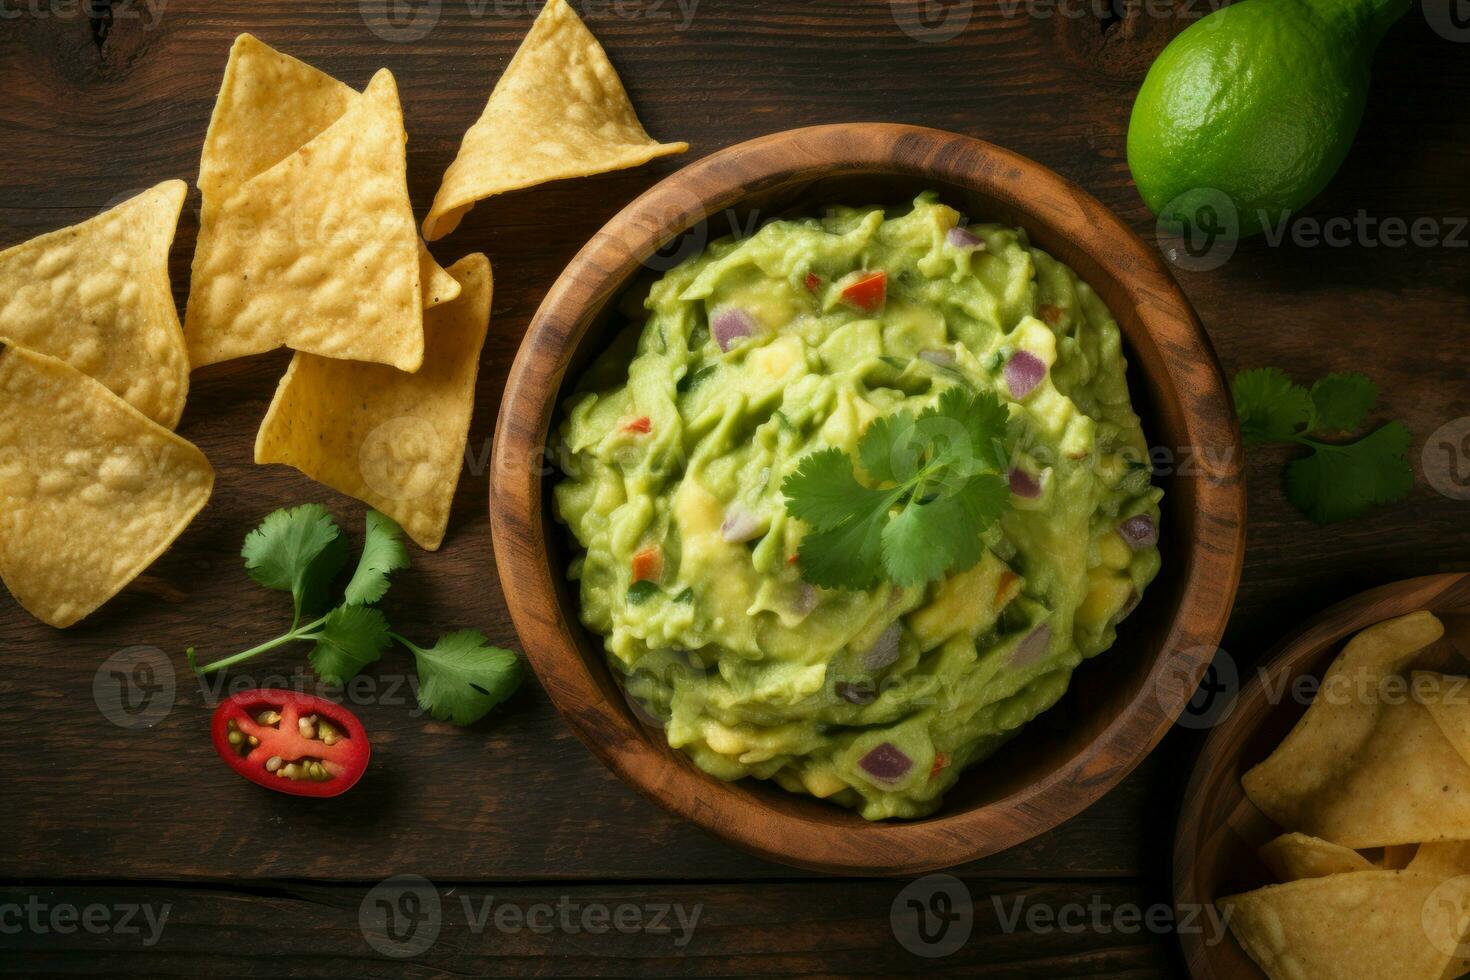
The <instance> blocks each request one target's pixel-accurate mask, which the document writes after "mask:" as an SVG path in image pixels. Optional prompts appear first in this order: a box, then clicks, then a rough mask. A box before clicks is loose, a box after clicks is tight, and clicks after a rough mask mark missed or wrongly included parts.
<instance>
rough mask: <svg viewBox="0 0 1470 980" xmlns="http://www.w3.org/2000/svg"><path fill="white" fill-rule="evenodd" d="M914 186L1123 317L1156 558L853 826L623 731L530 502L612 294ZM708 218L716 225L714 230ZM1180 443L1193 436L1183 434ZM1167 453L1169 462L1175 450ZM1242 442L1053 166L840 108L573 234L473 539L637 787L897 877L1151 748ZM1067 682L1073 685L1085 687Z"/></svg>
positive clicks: (982, 847)
mask: <svg viewBox="0 0 1470 980" xmlns="http://www.w3.org/2000/svg"><path fill="white" fill-rule="evenodd" d="M924 189H933V190H936V191H938V192H939V194H940V196H941V198H942V199H944V200H946V201H947V202H948V203H950V204H951V205H953V206H954V207H956V208H958V209H959V210H961V211H962V212H964V213H966V214H968V215H970V216H972V217H973V218H975V219H976V220H993V221H1002V222H1005V223H1007V224H1012V225H1021V226H1023V227H1025V228H1026V230H1027V231H1028V232H1029V233H1030V234H1031V237H1032V240H1033V241H1034V242H1035V243H1036V245H1037V246H1039V247H1040V248H1043V249H1045V250H1046V251H1048V252H1050V253H1051V254H1052V255H1054V256H1056V257H1057V258H1058V259H1060V260H1061V261H1063V262H1066V263H1067V264H1069V265H1070V266H1072V268H1074V269H1076V270H1077V272H1078V273H1079V274H1080V275H1081V276H1082V278H1083V279H1085V280H1086V281H1087V282H1089V283H1091V284H1092V285H1093V287H1094V288H1095V289H1096V290H1097V291H1098V293H1100V294H1101V296H1102V298H1103V299H1104V300H1106V302H1107V304H1108V306H1109V307H1110V308H1111V309H1112V310H1113V312H1114V314H1115V315H1116V316H1117V317H1118V320H1119V323H1120V324H1121V327H1122V330H1123V333H1124V336H1125V339H1126V344H1127V353H1128V358H1129V361H1130V364H1131V368H1130V372H1129V373H1130V375H1131V377H1132V383H1133V389H1134V398H1135V405H1136V406H1137V408H1138V410H1139V413H1140V415H1142V417H1143V419H1144V426H1145V432H1146V433H1147V434H1148V435H1149V437H1150V439H1151V441H1152V443H1153V444H1155V445H1157V446H1161V447H1165V448H1167V449H1168V450H1169V451H1170V452H1172V453H1174V454H1176V458H1177V459H1178V464H1177V465H1170V466H1169V467H1168V468H1167V470H1166V472H1165V473H1164V475H1162V476H1161V477H1160V482H1161V483H1162V485H1163V487H1164V489H1165V491H1166V493H1167V497H1166V498H1165V502H1164V512H1163V524H1162V528H1161V531H1162V545H1161V547H1162V549H1163V556H1164V571H1163V574H1162V575H1161V576H1160V577H1159V580H1158V581H1157V582H1155V584H1154V585H1153V587H1152V588H1151V589H1150V590H1149V591H1148V594H1147V595H1146V597H1145V598H1144V601H1143V603H1142V604H1141V605H1140V607H1139V608H1138V609H1137V610H1136V611H1135V612H1134V613H1133V615H1132V616H1130V617H1129V619H1128V620H1127V622H1126V623H1125V624H1124V626H1123V628H1122V629H1121V630H1120V632H1119V638H1118V642H1117V644H1116V646H1115V647H1114V648H1113V649H1112V650H1110V651H1109V652H1108V653H1107V654H1105V655H1103V656H1100V657H1097V658H1095V659H1093V660H1092V661H1089V662H1087V663H1085V664H1083V665H1082V666H1081V667H1080V668H1079V669H1078V671H1077V673H1076V675H1075V677H1074V679H1073V682H1072V693H1070V694H1069V695H1068V696H1067V697H1066V698H1064V699H1063V700H1062V702H1060V703H1059V704H1058V705H1057V706H1056V707H1054V708H1053V709H1052V710H1051V711H1049V712H1046V713H1045V714H1044V715H1043V716H1042V717H1041V718H1038V719H1037V720H1036V721H1034V722H1032V723H1031V725H1030V726H1028V727H1027V729H1026V731H1025V733H1024V734H1023V735H1021V736H1020V737H1019V738H1017V739H1016V740H1014V741H1013V742H1011V743H1010V745H1009V747H1008V748H1006V749H1005V750H1004V751H1003V752H1001V753H1000V754H999V755H998V756H997V757H995V758H994V759H992V760H991V761H990V762H989V763H988V764H982V765H980V766H977V767H975V768H973V769H971V770H969V771H967V772H966V774H965V775H964V777H963V778H962V779H961V781H960V784H959V785H958V786H956V787H955V788H954V789H953V790H952V791H951V793H950V795H949V797H948V798H947V800H946V802H945V805H944V807H943V808H942V809H941V810H940V811H939V812H938V813H936V814H935V815H933V816H932V817H929V818H927V819H924V820H917V821H903V822H885V823H868V822H866V821H864V820H862V819H861V818H860V817H858V816H856V815H855V814H854V813H852V812H851V811H849V810H846V809H842V808H839V807H837V806H834V805H832V804H829V803H824V802H821V801H819V800H816V799H811V798H805V797H799V796H796V795H794V794H788V793H785V792H784V791H782V790H781V789H779V788H778V787H775V786H774V785H771V784H768V783H764V782H759V781H756V780H743V781H741V782H738V783H725V782H721V781H719V780H717V779H715V778H713V777H711V776H708V775H706V774H704V773H703V772H701V771H700V770H698V769H697V768H695V767H694V766H693V764H691V763H690V762H689V761H688V760H687V759H686V758H685V757H684V756H683V755H682V754H680V753H678V752H676V751H673V750H671V749H669V748H668V746H667V745H666V744H664V740H663V739H662V737H661V733H660V732H658V731H656V730H653V731H650V730H649V729H648V728H646V727H645V726H644V725H642V724H640V723H639V721H638V719H637V718H636V717H635V716H634V714H633V713H632V711H631V710H630V708H629V707H628V705H627V703H626V702H625V700H624V698H623V696H622V694H621V691H620V689H619V687H618V685H617V684H616V683H615V682H614V680H613V677H612V675H611V674H610V673H609V671H608V669H607V666H606V664H605V662H604V657H603V651H602V643H601V640H600V638H599V637H596V636H593V635H590V634H589V633H588V632H587V631H585V630H584V629H583V628H582V626H581V625H580V623H579V622H578V618H577V600H576V597H575V595H574V593H573V591H572V590H571V589H570V588H569V587H568V583H567V579H566V574H565V571H566V564H567V561H568V558H569V544H568V535H567V533H566V531H565V529H564V528H562V527H561V526H559V525H558V524H557V523H556V522H555V521H554V520H553V519H552V518H551V506H550V503H549V500H548V493H549V487H550V485H551V483H552V482H553V480H554V471H552V470H551V468H550V467H548V466H546V462H545V461H546V459H547V458H548V457H547V455H546V453H545V452H544V447H545V446H546V445H547V433H548V430H549V429H550V426H551V424H552V421H553V418H554V417H555V416H556V412H557V408H558V403H559V400H560V397H561V390H562V383H563V379H564V378H567V377H571V378H573V379H575V378H576V377H577V376H578V375H579V374H580V372H581V370H582V369H583V368H584V367H585V366H586V365H587V363H588V362H589V361H590V360H591V358H592V357H594V356H595V355H596V354H597V353H599V352H600V351H602V350H603V349H604V348H605V345H606V342H607V340H608V337H609V333H610V332H609V329H608V320H609V319H610V317H609V316H608V314H609V313H610V310H611V308H612V307H614V305H615V304H614V300H615V299H616V298H617V297H618V296H619V295H620V294H622V293H623V292H624V291H625V290H626V289H627V288H628V287H629V286H630V284H631V283H632V282H633V281H634V280H635V279H636V278H638V277H639V276H640V275H646V274H647V273H648V272H649V270H650V269H653V270H656V271H662V270H666V269H668V268H670V267H672V265H673V263H674V261H676V260H677V259H678V258H680V257H682V256H683V255H687V254H693V253H694V252H697V251H698V250H699V249H700V248H702V246H703V245H704V244H705V242H706V241H708V240H710V239H714V238H718V237H721V236H724V235H727V234H730V232H731V227H732V226H733V227H734V228H735V229H747V230H748V229H751V228H753V227H754V225H753V224H752V223H751V222H752V219H755V220H764V219H766V218H770V217H774V216H777V215H781V214H800V213H811V212H812V210H813V209H816V208H820V207H821V206H823V205H827V204H838V203H846V204H851V205H861V204H888V203H900V202H908V201H910V200H912V199H913V197H914V195H915V194H916V193H917V192H919V191H921V190H924ZM727 221H728V222H730V224H727ZM1190 447H1194V448H1192V449H1191V448H1190ZM1179 454H1185V455H1179ZM1241 455H1242V454H1241V449H1240V436H1239V432H1238V430H1237V426H1236V422H1235V416H1234V413H1233V411H1232V408H1231V403H1230V399H1229V396H1228V395H1227V393H1226V387H1225V383H1224V380H1223V378H1222V377H1221V373H1220V368H1219V365H1218V363H1217V362H1216V360H1215V356H1214V353H1213V352H1212V351H1211V349H1210V345H1209V341H1208V340H1207V339H1206V337H1205V335H1204V332H1203V331H1202V330H1201V329H1200V325H1199V322H1198V321H1197V320H1196V318H1195V316H1194V314H1193V312H1192V311H1191V310H1190V307H1189V304H1188V302H1187V301H1186V300H1185V298H1184V296H1183V295H1182V294H1181V293H1180V291H1179V289H1178V287H1177V286H1176V285H1175V283H1174V281H1173V280H1172V279H1171V278H1170V276H1169V274H1168V272H1167V271H1166V270H1165V268H1164V266H1163V263H1162V262H1161V260H1160V258H1159V256H1158V254H1157V252H1156V251H1155V250H1154V249H1152V248H1150V247H1148V246H1147V245H1145V244H1144V243H1143V242H1142V241H1140V240H1139V239H1138V238H1137V237H1136V236H1134V234H1133V233H1132V232H1131V231H1129V230H1128V228H1127V227H1126V226H1125V225H1124V224H1123V223H1122V222H1121V221H1119V220H1118V219H1117V218H1116V217H1114V216H1113V215H1112V214H1111V213H1109V212H1108V211H1107V209H1105V208H1104V207H1103V206H1102V205H1101V204H1099V203H1098V202H1097V201H1095V200H1094V199H1093V198H1091V197H1089V196H1088V195H1087V194H1085V193H1084V192H1082V191H1081V190H1080V189H1078V188H1077V187H1075V186H1073V185H1072V184H1070V183H1069V182H1067V181H1066V180H1063V179H1062V178H1061V177H1059V176H1057V175H1056V174H1054V173H1052V172H1051V171H1049V170H1047V169H1045V168H1044V167H1041V166H1039V165H1038V164H1035V163H1033V162H1031V161H1030V160H1027V159H1025V158H1023V157H1019V156H1017V155H1016V154H1014V153H1009V152H1007V151H1005V150H1002V149H1000V148H999V147H995V146H992V145H990V144H988V143H983V142H980V141H979V140H974V139H969V138H967V137H964V136H958V135H955V134H953V133H944V132H939V131H936V130H930V129H920V128H916V127H912V126H896V125H886V124H860V125H840V126H822V127H816V128H812V129H799V130H794V131H790V132H785V133H777V134H775V135H773V136H767V137H764V138H761V139H757V140H753V141H751V142H748V143H743V144H741V145H739V146H734V147H731V148H729V149H727V150H724V151H722V152H719V153H716V154H714V155H713V156H710V157H707V158H705V159H704V160H701V161H699V162H697V163H694V164H692V165H691V166H689V167H687V168H685V169H684V170H681V171H679V172H678V173H676V174H674V175H673V176H671V177H669V178H668V179H666V180H664V181H663V182H662V183H660V184H658V185H657V186H656V187H654V188H653V189H652V190H650V191H648V192H647V193H646V194H644V195H643V196H642V197H640V198H638V199H637V200H636V201H634V202H633V203H632V204H630V205H629V206H628V207H627V208H625V209H624V210H623V211H622V213H620V214H618V215H617V216H616V217H615V218H613V219H612V220H611V221H610V222H608V224H607V226H606V227H604V228H603V229H602V230H601V231H600V232H598V233H597V235H596V236H595V237H594V238H593V239H592V240H591V241H590V242H588V243H587V245H586V247H584V248H583V249H582V251H581V252H580V253H579V254H578V255H577V256H576V258H575V259H573V260H572V263H571V265H569V266H568V267H567V269H566V271H565V272H564V273H562V276H561V278H560V279H558V280H557V282H556V284H555V285H554V286H553V287H552V289H551V292H550V293H548V294H547V296H546V299H545V301H544V302H543V303H542V304H541V308H540V310H539V311H538V312H537V313H536V317H535V319H534V320H533V321H532V323H531V326H530V329H529V330H528V331H527V333H526V338H525V341H524V342H523V343H522V345H521V348H520V352H519V354H518V355H517V357H516V360H515V365H514V366H513V368H512V369H511V373H510V378H509V380H508V382H507V385H506V390H505V397H504V401H503V402H502V404H501V410H500V419H499V423H498V429H497V434H496V440H495V456H494V471H493V473H492V478H491V516H492V519H493V524H494V538H495V554H496V558H497V560H498V562H499V567H500V578H501V582H502V583H503V585H504V588H505V597H506V602H507V604H508V605H509V607H510V612H511V615H512V617H513V618H514V620H515V624H516V628H517V630H518V631H519V632H520V636H521V639H522V641H523V642H524V644H525V649H526V654H527V656H528V657H529V658H530V660H531V663H532V665H533V666H534V667H535V669H536V672H537V674H538V675H539V676H540V679H541V682H542V684H543V685H544V686H545V688H546V691H547V693H548V694H549V695H550V696H551V699H552V701H553V703H555V705H556V706H557V708H558V709H559V710H560V711H561V713H562V715H563V716H565V718H566V720H567V722H568V723H569V724H570V725H571V726H572V729H573V730H574V731H575V732H576V733H577V735H578V736H579V737H580V738H581V739H582V740H583V741H584V742H585V743H587V745H588V747H589V748H591V749H592V751H593V752H594V753H596V754H597V756H598V757H599V758H600V759H602V761H603V762H605V763H606V764H607V765H608V766H609V767H610V768H612V769H613V771H615V772H616V773H618V774H619V775H620V776H622V777H623V778H624V779H626V780H627V781H628V782H629V783H630V784H632V785H633V786H634V787H635V788H636V789H637V790H639V791H640V792H641V793H643V795H645V796H646V797H648V798H649V799H650V800H652V801H654V802H655V803H657V804H659V805H660V806H663V807H665V808H666V809H668V810H671V811H673V812H674V813H677V814H680V815H682V816H684V817H687V818H689V819H690V820H693V821H694V822H695V823H697V824H699V825H700V826H702V827H704V828H705V829H707V830H709V831H710V832H712V833H714V834H716V835H718V836H720V837H722V838H724V839H726V840H727V841H730V842H732V843H734V844H737V845H739V846H741V847H744V848H747V849H748V850H751V851H754V852H755V853H757V854H759V855H761V856H764V857H767V858H771V859H774V860H777V861H783V862H785V863H787V864H792V865H796V866H798V867H802V868H808V869H814V870H821V871H835V872H845V873H867V874H874V873H889V874H899V873H903V874H911V873H915V872H921V871H925V870H930V869H934V868H940V867H947V866H950V865H954V864H958V863H960V862H963V861H967V860H970V859H973V858H978V857H982V856H984V855H987V854H991V853H994V852H996V851H1000V850H1003V849H1004V848H1007V847H1010V846H1012V845H1014V844H1017V843H1019V842H1021V841H1023V840H1026V839H1028V838H1030V837H1032V836H1034V835H1036V834H1039V833H1041V832H1042V831H1044V830H1047V829H1048V828H1051V827H1054V826H1056V825H1057V824H1059V823H1061V822H1062V821H1064V820H1066V819H1067V818H1068V817H1071V816H1072V815H1074V814H1076V813H1077V812H1078V811H1080V810H1082V809H1083V808H1084V807H1086V806H1087V805H1088V804H1090V803H1092V802H1093V801H1094V800H1096V799H1097V798H1098V797H1099V796H1101V795H1102V794H1103V793H1105V792H1106V791H1107V790H1108V789H1110V788H1111V787H1112V786H1113V785H1115V784H1116V783H1117V782H1118V781H1119V780H1120V779H1122V778H1123V776H1124V775H1125V774H1127V773H1128V772H1129V771H1130V770H1131V769H1132V768H1133V767H1134V765H1136V764H1137V763H1138V761H1139V760H1140V759H1142V758H1143V757H1144V755H1146V754H1147V753H1148V751H1149V750H1150V749H1151V748H1153V746H1154V745H1155V744H1156V743H1157V742H1158V740H1159V739H1160V738H1161V737H1162V736H1163V734H1164V732H1165V730H1166V729H1168V727H1169V725H1170V723H1171V721H1172V719H1173V718H1174V716H1175V715H1176V714H1177V712H1178V711H1179V710H1180V709H1181V708H1182V706H1183V704H1184V702H1185V701H1186V699H1187V698H1188V696H1189V694H1190V692H1192V691H1193V689H1194V686H1195V684H1196V683H1197V682H1198V679H1199V677H1200V676H1201V674H1202V673H1203V671H1204V669H1205V667H1206V666H1207V664H1208V661H1209V658H1210V655H1211V653H1212V652H1213V648H1214V645H1215V644H1216V643H1217V642H1218V640H1219V637H1220V635H1221V634H1222V632H1223V630H1224V627H1225V622H1226V618H1227V616H1228V615H1229V612H1230V607H1231V603H1232V601H1233V599H1234V596H1235V588H1236V584H1237V582H1238V581H1239V576H1240V564H1241V557H1242V551H1243V536H1244V517H1245V499H1244V489H1243V486H1242V482H1241V475H1240V462H1241ZM1084 695H1085V696H1084Z"/></svg>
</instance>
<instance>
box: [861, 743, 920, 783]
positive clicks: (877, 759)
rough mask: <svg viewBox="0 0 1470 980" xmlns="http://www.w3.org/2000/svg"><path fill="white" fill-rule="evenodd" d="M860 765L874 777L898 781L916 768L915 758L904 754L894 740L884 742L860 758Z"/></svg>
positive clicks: (887, 781)
mask: <svg viewBox="0 0 1470 980" xmlns="http://www.w3.org/2000/svg"><path fill="white" fill-rule="evenodd" d="M858 765H859V766H860V767H861V768H862V770H863V772H866V773H867V774H868V775H869V776H871V777H872V778H873V779H876V780H878V781H879V782H883V783H896V782H898V781H899V780H900V779H902V778H903V777H904V776H907V775H908V773H909V770H910V769H912V768H914V760H913V759H910V758H909V757H908V756H906V755H904V754H903V752H902V751H900V750H899V748H898V747H897V746H895V745H894V744H893V743H892V742H884V743H883V744H882V745H880V746H878V747H877V748H876V749H873V750H872V751H871V752H869V753H868V754H867V755H865V756H863V757H862V758H861V759H859V760H858Z"/></svg>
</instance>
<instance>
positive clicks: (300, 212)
mask: <svg viewBox="0 0 1470 980" xmlns="http://www.w3.org/2000/svg"><path fill="white" fill-rule="evenodd" d="M405 142H406V136H405V134H404V131H403V113H402V111H401V110H400V108H399V104H398V87H397V85H396V84H395V83H394V81H393V75H392V74H391V73H390V72H389V71H388V70H387V69H384V70H382V71H379V72H378V73H377V74H376V75H374V76H373V80H372V82H371V83H369V85H368V87H367V91H366V92H365V93H364V94H363V96H362V97H361V98H359V99H357V100H356V101H355V102H353V104H352V105H351V106H350V107H349V108H348V110H347V111H346V112H345V113H343V115H342V117H341V118H340V119H338V120H337V121H336V122H334V123H333V124H332V125H331V126H328V127H327V128H326V129H325V130H323V131H322V132H321V133H320V134H319V135H318V136H317V137H316V138H315V139H313V140H311V141H310V142H309V143H307V144H306V145H305V146H303V147H301V148H300V149H299V150H297V151H296V152H295V153H293V154H291V155H290V156H288V157H286V158H285V159H284V160H282V161H281V162H280V163H278V164H276V165H275V166H273V167H272V168H270V169H269V170H267V171H265V172H264V173H262V174H259V175H257V176H255V177H253V178H251V179H250V180H248V181H246V182H245V183H243V184H242V185H240V186H239V187H238V188H236V189H235V191H234V192H233V193H231V194H230V195H229V196H228V197H227V198H225V199H224V200H223V201H221V202H219V203H218V204H216V205H213V206H211V207H209V208H206V209H205V210H204V214H203V222H202V225H201V227H200V231H199V245H198V249H197V251H196V252H195V254H194V281H193V288H192V290H191V291H190V294H189V307H188V312H187V314H186V316H185V323H184V336H185V339H186V340H187V342H188V344H189V355H190V359H191V360H192V362H193V364H194V366H195V367H202V366H204V365H206V364H214V363H217V362H219V361H225V360H229V359H231V358H235V357H244V356H246V355H249V354H258V353H263V352H265V351H269V350H275V349H276V348H278V347H283V346H284V347H291V348H293V349H295V350H299V351H306V352H308V353H313V354H321V355H323V356H325V357H337V358H346V359H351V360H357V361H372V362H376V363H381V364H391V365H393V366H394V367H397V368H400V369H402V370H404V371H416V370H418V367H419V365H420V364H421V363H422V362H423V354H424V349H423V345H424V337H423V305H422V298H421V295H420V287H419V262H420V249H421V247H422V243H421V242H420V241H419V239H418V235H417V234H416V233H415V232H414V227H413V212H412V210H411V209H410V207H409V203H408V185H407V180H406V176H405V171H404V149H405Z"/></svg>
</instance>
